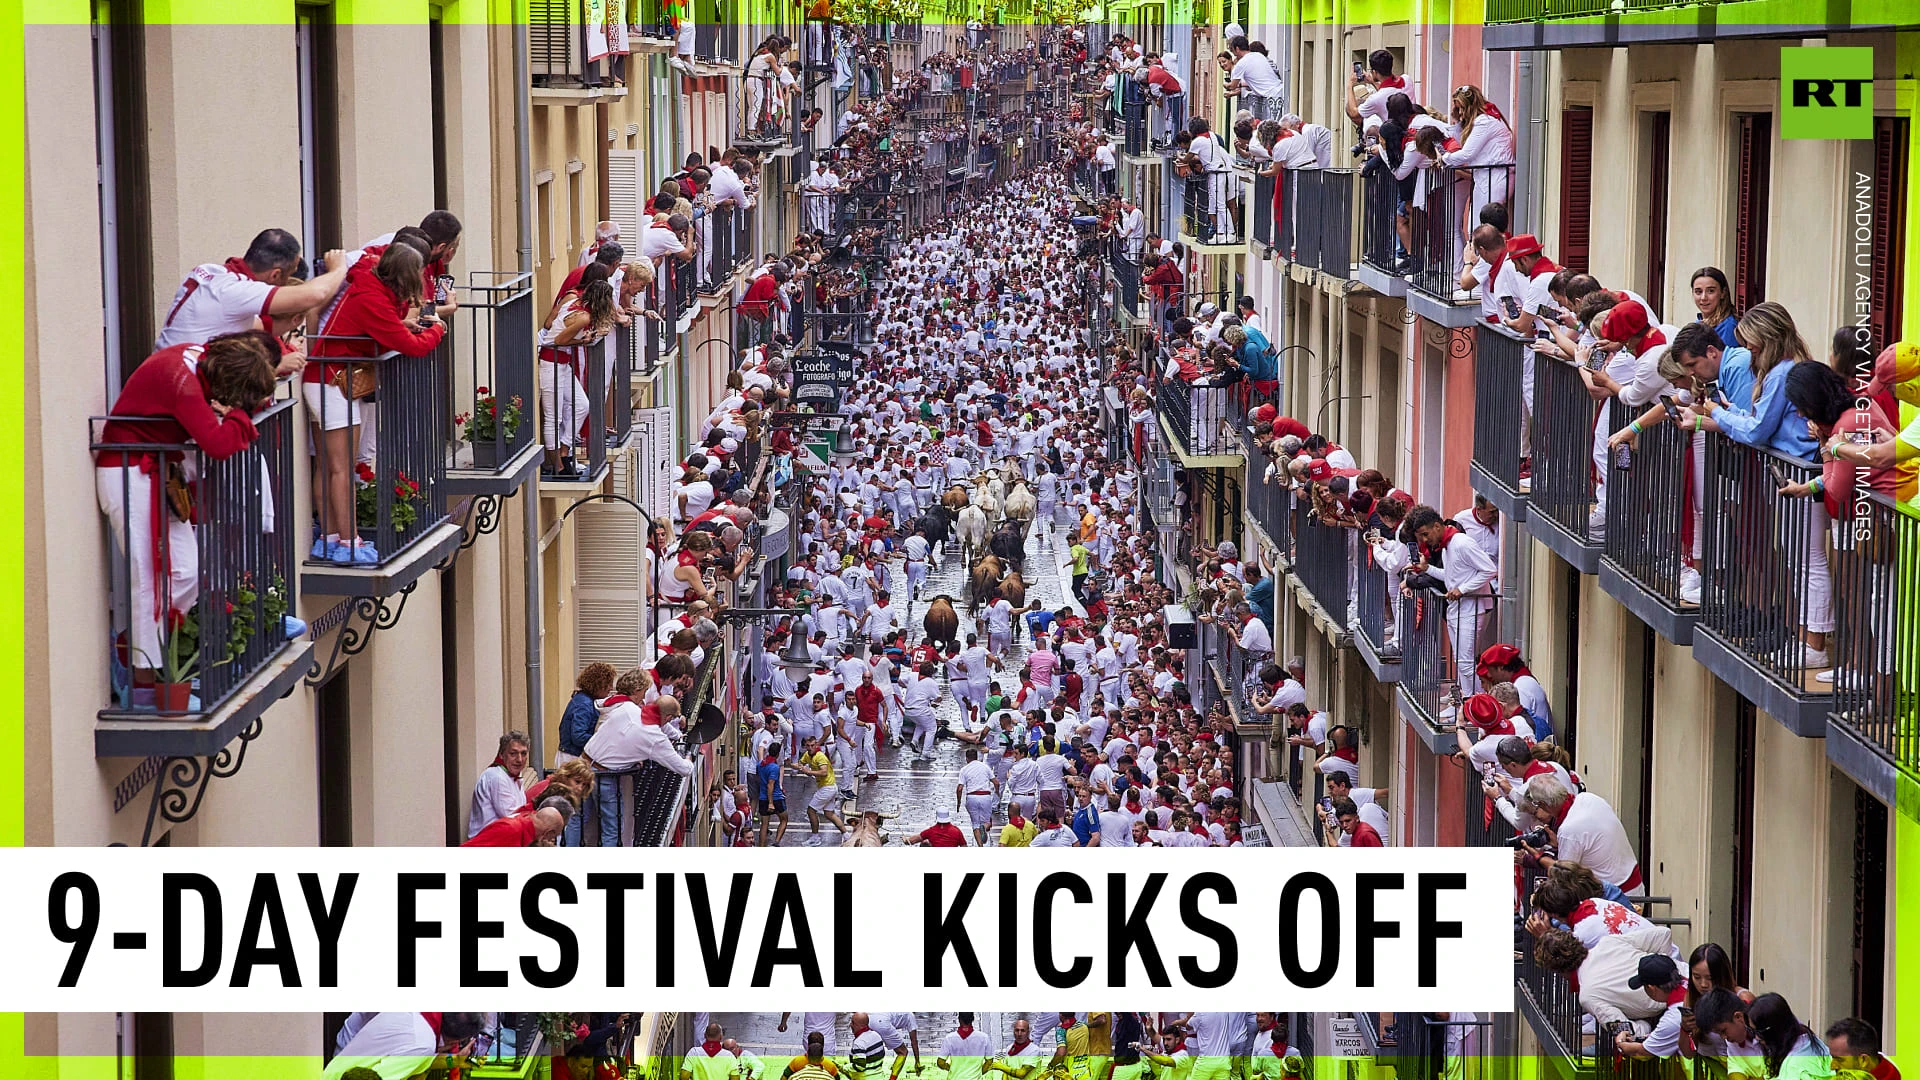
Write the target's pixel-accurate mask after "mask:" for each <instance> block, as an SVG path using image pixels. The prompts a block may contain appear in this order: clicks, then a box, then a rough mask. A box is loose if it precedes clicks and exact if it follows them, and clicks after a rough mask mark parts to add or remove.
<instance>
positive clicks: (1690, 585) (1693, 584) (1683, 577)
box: [1680, 566, 1700, 607]
mask: <svg viewBox="0 0 1920 1080" xmlns="http://www.w3.org/2000/svg"><path fill="white" fill-rule="evenodd" d="M1680 602H1681V603H1683V604H1693V605H1695V606H1696V607H1697V606H1699V603H1700V571H1698V570H1696V569H1694V568H1693V567H1691V566H1683V567H1681V568H1680Z"/></svg>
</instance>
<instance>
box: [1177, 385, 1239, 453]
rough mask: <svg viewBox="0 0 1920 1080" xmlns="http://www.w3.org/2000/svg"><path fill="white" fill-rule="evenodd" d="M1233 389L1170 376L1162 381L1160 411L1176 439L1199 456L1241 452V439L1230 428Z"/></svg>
mask: <svg viewBox="0 0 1920 1080" xmlns="http://www.w3.org/2000/svg"><path fill="white" fill-rule="evenodd" d="M1230 392H1231V388H1229V387H1224V386H1207V385H1204V384H1198V385H1196V384H1192V383H1187V382H1184V381H1182V380H1180V379H1168V380H1166V381H1165V382H1163V383H1161V384H1160V395H1159V398H1158V401H1159V411H1160V415H1161V416H1163V417H1165V418H1166V421H1167V426H1168V427H1169V428H1171V429H1172V430H1173V435H1174V438H1176V439H1179V440H1180V445H1181V446H1182V447H1183V448H1184V449H1185V450H1186V452H1187V453H1189V454H1192V455H1194V456H1195V457H1207V456H1211V455H1214V454H1237V453H1239V452H1240V446H1239V442H1238V440H1237V439H1236V438H1235V437H1234V436H1233V435H1232V434H1231V433H1230V432H1229V430H1228V419H1227V395H1228V394H1229V393H1230Z"/></svg>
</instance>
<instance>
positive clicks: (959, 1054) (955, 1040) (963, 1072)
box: [940, 1028, 993, 1080]
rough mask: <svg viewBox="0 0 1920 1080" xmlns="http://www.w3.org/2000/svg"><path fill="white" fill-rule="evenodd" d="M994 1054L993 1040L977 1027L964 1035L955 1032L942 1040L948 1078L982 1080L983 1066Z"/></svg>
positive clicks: (952, 1079)
mask: <svg viewBox="0 0 1920 1080" xmlns="http://www.w3.org/2000/svg"><path fill="white" fill-rule="evenodd" d="M992 1056H993V1040H991V1039H989V1038H987V1033H986V1032H984V1031H981V1030H980V1029H979V1028H975V1029H974V1030H973V1031H971V1032H969V1033H968V1034H967V1035H965V1036H962V1035H961V1034H960V1033H959V1032H957V1031H956V1032H954V1033H953V1034H951V1035H948V1036H947V1037H946V1038H944V1039H942V1040H940V1057H941V1059H942V1060H944V1061H945V1062H946V1063H947V1080H980V1078H981V1077H982V1076H983V1075H985V1074H984V1072H983V1071H982V1068H981V1067H982V1066H983V1065H985V1064H986V1059H987V1058H990V1057H992Z"/></svg>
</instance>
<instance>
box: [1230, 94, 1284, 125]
mask: <svg viewBox="0 0 1920 1080" xmlns="http://www.w3.org/2000/svg"><path fill="white" fill-rule="evenodd" d="M1236 100H1237V101H1238V103H1239V104H1238V107H1237V108H1236V109H1235V111H1236V112H1237V111H1239V109H1245V110H1247V111H1248V112H1250V113H1252V114H1253V124H1254V126H1255V127H1259V126H1260V124H1261V123H1263V122H1264V121H1267V120H1278V119H1280V118H1281V117H1283V116H1285V115H1286V114H1287V99H1286V98H1284V97H1281V96H1279V95H1274V96H1271V97H1266V96H1262V95H1260V94H1251V93H1248V94H1241V95H1240V96H1239V97H1238V98H1237V99H1236Z"/></svg>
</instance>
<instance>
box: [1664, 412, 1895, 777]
mask: <svg viewBox="0 0 1920 1080" xmlns="http://www.w3.org/2000/svg"><path fill="white" fill-rule="evenodd" d="M1642 438H1643V439H1644V436H1643V437H1642ZM1863 498H1864V504H1863V505H1862V506H1861V507H1860V508H1859V512H1858V514H1857V516H1856V517H1855V518H1854V520H1853V521H1852V522H1850V523H1849V524H1848V525H1847V526H1843V527H1842V528H1840V529H1837V530H1835V538H1836V540H1837V541H1838V547H1839V550H1837V551H1836V552H1835V554H1834V567H1833V576H1834V582H1833V585H1834V595H1835V596H1844V597H1847V598H1848V599H1849V601H1851V602H1849V603H1847V604H1845V605H1841V606H1840V607H1839V609H1838V611H1837V614H1838V616H1839V618H1838V620H1837V626H1836V627H1835V630H1836V633H1835V635H1834V636H1833V637H1831V638H1829V639H1828V642H1829V644H1828V649H1829V651H1830V652H1831V653H1832V655H1833V662H1834V666H1835V668H1836V669H1837V674H1836V675H1835V681H1834V701H1833V720H1834V722H1835V723H1837V724H1840V725H1842V726H1844V727H1846V728H1847V729H1848V730H1850V731H1852V732H1854V733H1855V734H1856V735H1858V736H1859V737H1860V739H1861V741H1863V742H1865V743H1866V744H1867V745H1869V746H1872V747H1876V748H1878V749H1879V750H1880V752H1881V753H1882V754H1884V755H1885V756H1886V757H1887V758H1888V759H1889V760H1890V761H1892V762H1893V764H1894V765H1895V766H1896V767H1897V768H1899V769H1900V770H1901V771H1902V772H1905V773H1906V774H1907V775H1908V776H1910V777H1911V776H1914V775H1915V774H1916V773H1920V694H1917V693H1916V691H1915V676H1914V673H1915V672H1916V671H1920V611H1916V606H1920V605H1917V604H1916V601H1915V596H1916V595H1917V594H1916V592H1915V590H1914V589H1913V588H1912V587H1911V584H1910V583H1911V582H1913V581H1914V580H1916V577H1917V576H1920V514H1916V513H1915V512H1914V510H1913V508H1912V507H1911V506H1909V505H1902V504H1897V503H1895V502H1894V501H1893V500H1892V499H1889V498H1888V497H1886V496H1885V495H1883V494H1881V493H1880V492H1877V491H1869V492H1866V493H1865V494H1864V496H1863ZM1896 582H1900V583H1902V587H1899V588H1896V587H1895V583H1896Z"/></svg>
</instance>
